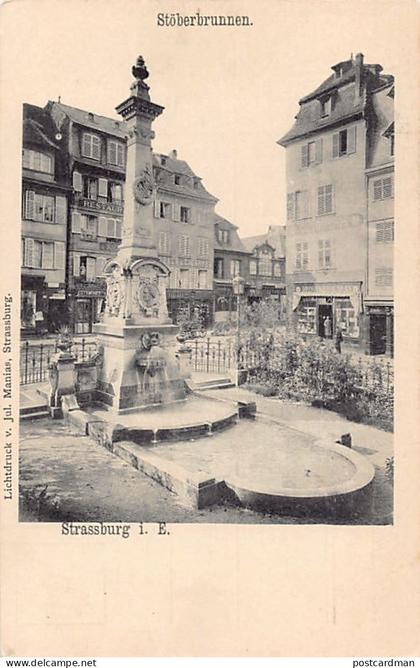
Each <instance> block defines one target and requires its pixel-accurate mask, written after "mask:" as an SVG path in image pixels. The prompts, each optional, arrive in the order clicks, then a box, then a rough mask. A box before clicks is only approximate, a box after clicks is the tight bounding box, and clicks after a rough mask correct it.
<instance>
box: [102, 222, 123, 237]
mask: <svg viewBox="0 0 420 668" xmlns="http://www.w3.org/2000/svg"><path fill="white" fill-rule="evenodd" d="M104 222H105V223H106V234H105V235H101V236H106V238H107V239H121V231H122V223H121V220H118V219H115V218H104ZM101 231H102V230H100V232H101Z"/></svg>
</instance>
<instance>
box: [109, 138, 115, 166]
mask: <svg viewBox="0 0 420 668" xmlns="http://www.w3.org/2000/svg"><path fill="white" fill-rule="evenodd" d="M108 162H109V163H111V165H116V164H117V144H116V142H115V141H109V142H108Z"/></svg>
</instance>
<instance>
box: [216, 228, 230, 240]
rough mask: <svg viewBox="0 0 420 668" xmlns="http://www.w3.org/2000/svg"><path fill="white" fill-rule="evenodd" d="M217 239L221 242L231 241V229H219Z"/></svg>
mask: <svg viewBox="0 0 420 668" xmlns="http://www.w3.org/2000/svg"><path fill="white" fill-rule="evenodd" d="M217 240H218V242H219V243H220V244H227V243H229V230H221V229H219V230H217Z"/></svg>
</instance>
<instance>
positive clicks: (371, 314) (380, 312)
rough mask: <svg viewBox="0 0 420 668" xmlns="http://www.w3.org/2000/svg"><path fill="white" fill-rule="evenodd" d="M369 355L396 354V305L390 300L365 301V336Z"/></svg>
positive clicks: (366, 349) (391, 355) (366, 350)
mask: <svg viewBox="0 0 420 668" xmlns="http://www.w3.org/2000/svg"><path fill="white" fill-rule="evenodd" d="M363 339H364V341H365V352H366V353H367V354H368V355H389V356H390V357H393V355H394V307H393V304H392V303H390V302H365V320H364V336H363Z"/></svg>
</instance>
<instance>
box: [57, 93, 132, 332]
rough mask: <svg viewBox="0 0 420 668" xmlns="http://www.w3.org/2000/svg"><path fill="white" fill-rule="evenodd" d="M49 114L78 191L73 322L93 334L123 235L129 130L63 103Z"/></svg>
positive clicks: (72, 232) (72, 244) (70, 268)
mask: <svg viewBox="0 0 420 668" xmlns="http://www.w3.org/2000/svg"><path fill="white" fill-rule="evenodd" d="M46 109H47V110H48V112H49V114H50V115H51V118H52V119H53V121H54V123H55V125H56V128H57V131H58V132H60V133H61V134H62V135H63V149H64V150H65V152H66V159H67V164H68V171H69V176H70V183H71V188H72V196H71V204H70V220H71V224H70V226H69V232H68V239H67V244H68V245H67V248H68V252H67V290H68V307H69V321H70V323H71V325H72V328H73V330H74V332H75V333H76V334H89V333H90V332H91V331H92V325H93V323H95V322H97V321H98V319H99V318H100V314H101V312H102V310H103V308H104V302H105V295H106V287H105V280H104V278H103V268H104V265H105V263H106V262H107V260H108V259H110V258H112V257H114V256H115V255H116V253H117V248H118V245H119V243H120V241H121V235H122V216H123V211H124V208H123V207H124V180H125V153H126V146H125V143H126V139H125V133H124V125H123V123H122V122H121V121H117V120H112V119H110V118H106V117H104V116H99V115H97V114H93V113H91V112H87V111H83V110H81V109H76V108H74V107H70V106H68V105H65V104H62V103H60V102H49V103H48V105H47V107H46Z"/></svg>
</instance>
